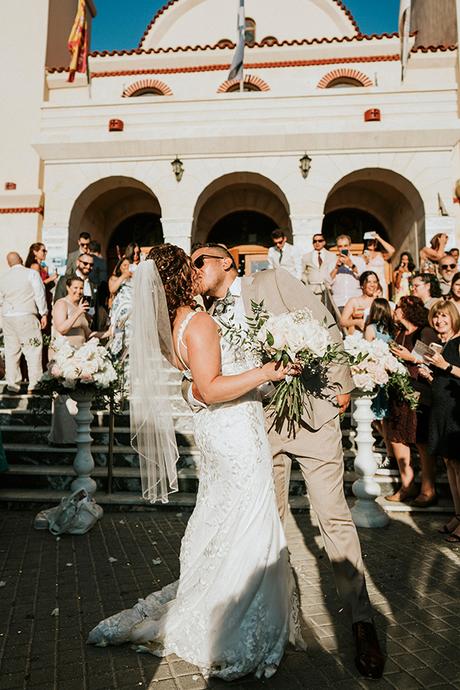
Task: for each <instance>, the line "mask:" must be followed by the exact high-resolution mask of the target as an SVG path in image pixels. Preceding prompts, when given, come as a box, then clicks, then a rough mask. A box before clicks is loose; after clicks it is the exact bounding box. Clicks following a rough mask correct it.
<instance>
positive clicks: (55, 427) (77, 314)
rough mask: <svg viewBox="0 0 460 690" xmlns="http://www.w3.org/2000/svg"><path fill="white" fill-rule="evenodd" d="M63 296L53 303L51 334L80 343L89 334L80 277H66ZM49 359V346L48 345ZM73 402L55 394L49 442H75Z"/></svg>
mask: <svg viewBox="0 0 460 690" xmlns="http://www.w3.org/2000/svg"><path fill="white" fill-rule="evenodd" d="M65 284H66V292H67V294H66V296H65V297H61V298H60V299H58V300H57V301H56V302H55V304H54V307H53V334H54V335H55V334H59V335H63V336H65V337H66V339H67V340H68V341H69V343H70V344H71V345H72V346H73V347H76V348H78V347H81V346H82V345H83V344H84V343H85V342H86V341H87V340H88V338H89V336H90V332H91V331H90V328H89V324H88V316H87V314H88V310H89V304H88V301H87V300H85V299H84V294H83V289H84V281H83V279H82V278H79V277H77V276H70V277H69V278H66V282H65ZM50 356H51V359H52V348H50ZM76 413H77V406H76V403H75V401H74V400H72V398H70V397H69V396H68V395H58V396H57V397H56V398H55V400H54V405H53V413H52V418H51V431H50V434H49V436H48V441H49V443H51V444H53V445H66V444H70V443H75V434H76V430H77V427H76V422H75V415H76Z"/></svg>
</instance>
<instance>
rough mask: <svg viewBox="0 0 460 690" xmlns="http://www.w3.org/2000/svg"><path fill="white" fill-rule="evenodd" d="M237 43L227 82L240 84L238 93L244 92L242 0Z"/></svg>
mask: <svg viewBox="0 0 460 690" xmlns="http://www.w3.org/2000/svg"><path fill="white" fill-rule="evenodd" d="M237 29H238V31H237V34H238V42H237V44H236V50H235V53H234V56H233V60H232V64H231V65H230V72H229V73H228V80H229V81H239V82H240V88H239V90H240V93H241V92H242V91H244V45H245V30H246V22H245V12H244V0H239V2H238V23H237Z"/></svg>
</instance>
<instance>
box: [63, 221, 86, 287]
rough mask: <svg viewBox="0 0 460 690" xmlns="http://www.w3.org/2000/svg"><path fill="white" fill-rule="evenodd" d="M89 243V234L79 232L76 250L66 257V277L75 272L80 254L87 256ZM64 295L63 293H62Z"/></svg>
mask: <svg viewBox="0 0 460 690" xmlns="http://www.w3.org/2000/svg"><path fill="white" fill-rule="evenodd" d="M90 242H91V235H90V234H89V232H81V233H80V234H79V236H78V249H76V250H75V251H74V252H71V253H70V254H69V256H68V257H67V266H66V270H65V272H66V276H70V275H73V274H74V273H75V271H76V270H77V262H78V259H79V257H80V256H81V255H82V254H89V251H90V250H89V243H90ZM63 294H65V293H63Z"/></svg>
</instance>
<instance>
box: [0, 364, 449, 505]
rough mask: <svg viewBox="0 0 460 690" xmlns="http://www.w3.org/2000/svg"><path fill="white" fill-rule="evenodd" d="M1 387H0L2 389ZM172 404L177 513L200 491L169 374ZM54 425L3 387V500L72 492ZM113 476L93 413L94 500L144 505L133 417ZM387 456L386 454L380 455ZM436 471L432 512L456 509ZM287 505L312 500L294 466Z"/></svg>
mask: <svg viewBox="0 0 460 690" xmlns="http://www.w3.org/2000/svg"><path fill="white" fill-rule="evenodd" d="M2 385H3V384H0V386H2ZM170 385H171V396H170V397H171V403H172V406H173V410H174V418H175V419H174V421H175V428H176V436H177V443H178V447H179V453H180V459H179V463H178V479H179V492H178V493H175V494H172V495H171V496H170V505H171V506H172V507H185V506H193V505H194V502H195V494H196V489H197V471H196V462H197V460H198V459H199V451H198V449H197V448H196V446H195V444H194V439H193V433H192V415H191V412H190V411H189V409H188V407H187V405H186V404H185V402H184V401H183V400H182V397H181V395H180V387H179V380H178V378H177V376H172V377H171V381H170ZM50 424H51V402H50V400H49V399H48V398H45V397H42V396H39V395H27V392H26V390H25V389H24V390H21V392H20V393H18V394H12V393H9V392H8V391H6V389H5V388H4V387H3V388H0V428H1V432H2V438H3V446H4V448H5V451H6V455H7V460H8V463H9V466H10V470H9V471H8V472H7V473H3V474H0V501H3V502H11V503H13V502H16V503H17V502H20V503H28V502H34V503H43V502H53V503H54V502H56V501H57V500H58V499H59V498H60V497H61V496H64V495H66V494H68V492H69V490H70V484H71V482H72V479H73V478H74V476H75V475H74V471H73V468H72V463H73V459H74V455H75V450H76V448H75V447H53V446H49V445H48V442H47V436H48V433H49V429H50ZM114 426H115V429H114V447H113V465H112V466H113V472H112V482H111V485H110V486H109V480H108V464H109V447H108V443H109V413H108V411H107V410H104V411H97V412H94V418H93V422H92V427H91V434H92V437H93V445H92V453H93V457H94V462H95V465H96V467H95V470H94V472H93V475H92V476H93V477H94V479H95V480H96V482H97V494H96V498H97V501H98V502H99V503H101V504H113V505H128V506H145V505H146V504H145V502H144V501H143V500H142V498H141V497H140V479H139V467H138V457H137V454H136V453H135V451H134V450H133V449H132V448H131V446H130V439H129V411H128V410H125V411H123V412H122V413H121V414H119V415H116V416H115V425H114ZM354 435H355V432H354V429H353V427H352V425H351V416H350V414H349V413H347V415H346V416H345V419H344V421H343V424H342V437H343V447H344V458H345V479H344V481H345V492H346V494H347V496H352V491H351V486H352V483H353V482H354V481H355V479H356V474H355V472H354V471H353V460H354V456H355V443H354ZM376 452H378V453H381V454H383V450H378V449H376ZM439 469H440V472H439V473H438V491H439V493H440V496H441V501H440V504H439V505H438V506H436V507H433V508H429V509H428V510H430V511H440V512H447V511H451V510H452V508H451V501H450V493H449V489H448V486H447V479H446V476H445V473H443V471H442V468H441V465H440V468H439ZM377 481H378V482H379V483H380V484H381V489H382V494H383V495H386V494H389V493H392V492H393V490H394V488H395V486H396V485H397V484H398V477H395V476H389V475H386V476H378V477H377ZM379 500H380V499H379ZM290 502H291V507H292V508H294V509H307V508H308V498H307V497H306V496H305V485H304V482H303V479H302V476H301V473H300V470H299V469H298V467H296V466H295V464H294V467H293V471H292V475H291V485H290ZM382 505H384V507H385V509H386V510H389V511H398V510H403V511H408V510H414V509H412V508H410V507H409V506H405V505H401V504H396V505H393V504H389V503H388V502H385V501H383V502H382Z"/></svg>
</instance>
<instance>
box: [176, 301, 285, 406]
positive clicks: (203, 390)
mask: <svg viewBox="0 0 460 690" xmlns="http://www.w3.org/2000/svg"><path fill="white" fill-rule="evenodd" d="M185 342H186V345H187V353H188V366H189V367H190V371H191V373H192V378H193V382H194V384H195V386H196V387H197V389H198V391H199V393H200V396H201V398H202V399H203V401H204V402H205V403H206V404H207V405H212V404H213V403H218V402H228V401H230V400H235V399H236V398H239V397H240V396H241V395H244V394H245V393H248V392H249V391H251V390H253V389H254V388H257V387H258V386H260V385H262V384H263V383H266V382H267V381H281V380H282V379H283V378H284V376H285V375H286V373H287V370H288V368H287V367H280V366H279V365H277V367H275V365H274V364H273V363H270V364H264V366H263V367H260V368H257V369H250V370H249V371H245V372H244V373H242V374H235V375H232V376H222V374H221V371H220V369H221V360H220V336H219V330H218V327H217V324H216V323H215V321H214V320H213V319H212V318H211V317H210V316H209V315H208V314H205V313H203V314H196V316H194V318H193V319H192V320H191V322H190V325H189V326H188V328H187V330H186V332H185Z"/></svg>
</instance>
